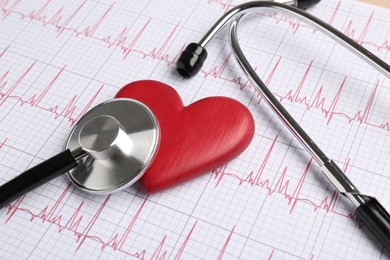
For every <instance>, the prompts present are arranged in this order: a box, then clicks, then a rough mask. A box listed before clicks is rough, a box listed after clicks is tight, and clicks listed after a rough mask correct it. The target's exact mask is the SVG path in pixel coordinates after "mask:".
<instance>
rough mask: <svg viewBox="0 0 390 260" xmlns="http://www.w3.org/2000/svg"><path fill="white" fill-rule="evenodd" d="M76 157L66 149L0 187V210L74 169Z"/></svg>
mask: <svg viewBox="0 0 390 260" xmlns="http://www.w3.org/2000/svg"><path fill="white" fill-rule="evenodd" d="M75 157H76V156H74V155H73V154H72V152H71V151H70V150H69V149H67V150H65V151H63V152H61V153H59V154H57V155H55V156H53V157H51V158H50V159H48V160H46V161H44V162H42V163H40V164H38V165H36V166H35V167H33V168H31V169H29V170H27V171H25V172H24V173H22V174H20V175H18V176H17V177H15V178H14V179H12V180H10V181H9V182H7V183H5V184H4V185H2V186H0V209H1V208H3V207H4V206H6V205H8V204H9V203H10V202H12V201H14V200H15V199H17V198H18V197H20V196H22V195H24V194H26V193H27V192H29V191H31V190H33V189H35V188H37V187H39V186H41V185H42V184H44V183H46V182H48V181H50V180H52V179H54V178H56V177H58V176H60V175H62V174H64V173H65V172H67V171H69V170H71V169H73V168H75V167H76V166H77V165H78V164H77V161H76V159H75Z"/></svg>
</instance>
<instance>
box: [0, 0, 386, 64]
mask: <svg viewBox="0 0 390 260" xmlns="http://www.w3.org/2000/svg"><path fill="white" fill-rule="evenodd" d="M207 1H208V3H209V4H211V3H215V2H217V3H218V4H219V5H220V6H222V7H223V9H224V10H225V11H227V10H228V9H230V8H231V7H232V6H233V5H232V0H227V1H223V0H207ZM19 3H20V1H15V2H13V3H12V4H11V3H9V1H3V2H2V3H1V2H0V10H1V13H2V17H1V19H2V20H4V19H6V18H7V17H9V16H10V15H11V14H14V15H17V16H19V18H20V19H21V20H24V19H28V20H30V21H35V22H38V23H40V24H41V25H42V26H43V27H48V26H51V27H54V28H55V30H56V36H57V37H59V36H60V35H61V34H62V33H64V32H65V31H68V32H71V33H73V35H75V36H76V37H79V36H84V37H86V38H91V39H94V40H97V41H102V42H104V43H106V45H107V47H108V48H111V47H113V46H116V47H119V49H120V50H121V52H122V55H123V59H125V58H126V57H127V56H128V55H129V54H130V53H138V54H141V55H142V57H143V58H144V59H146V58H151V59H152V60H155V59H157V60H161V61H164V62H165V63H166V65H167V66H170V65H171V64H172V63H174V62H175V61H176V59H177V57H178V56H179V55H180V53H181V52H182V50H183V49H184V45H183V46H182V47H181V48H180V50H179V51H178V52H177V53H175V54H173V55H172V54H169V53H168V50H167V46H168V44H169V42H171V41H172V38H173V35H174V34H175V33H176V31H177V29H178V27H179V26H180V24H181V22H180V21H178V22H177V23H176V25H175V26H174V28H173V29H172V30H171V32H170V33H169V34H168V36H167V38H166V39H165V41H162V42H163V43H162V45H161V46H158V47H155V48H153V49H152V50H150V51H145V50H142V49H136V48H135V45H136V43H137V42H138V41H139V40H140V38H141V36H142V35H143V34H144V32H145V31H146V30H147V27H148V26H149V24H150V23H151V21H152V18H149V20H148V21H147V22H146V23H145V24H144V25H143V26H141V28H140V30H139V31H138V32H137V33H132V35H135V37H133V38H132V39H129V37H128V33H129V30H130V29H129V27H127V26H125V27H123V28H122V30H121V31H120V33H119V34H117V35H116V36H113V35H106V36H97V35H96V34H97V33H96V32H97V30H98V29H99V27H101V26H102V24H103V22H104V21H105V20H106V19H107V16H108V15H109V14H110V13H111V12H112V10H113V9H114V3H112V4H111V5H110V6H109V7H107V9H106V10H105V11H104V12H103V13H102V14H101V15H100V17H99V18H98V19H97V20H96V22H95V23H94V24H93V25H90V26H85V27H84V28H82V29H77V28H73V27H71V26H70V24H71V22H72V20H74V18H75V17H76V16H77V15H78V14H79V13H80V11H81V10H82V9H83V8H84V6H85V5H86V3H87V0H85V1H84V2H82V3H81V4H80V5H78V6H77V7H76V8H74V9H73V11H71V12H70V15H67V16H66V15H64V14H63V12H64V7H63V6H60V7H58V8H57V9H56V10H57V11H54V13H53V14H46V13H45V12H46V11H47V10H48V9H49V6H50V4H51V0H48V1H46V2H45V3H43V4H42V5H41V6H40V7H39V8H37V9H33V10H32V11H30V12H22V11H18V10H17V6H18V5H19ZM8 4H9V6H7V5H8ZM340 5H341V1H340V2H339V3H338V5H337V6H336V7H335V10H334V12H333V13H332V15H331V17H330V19H329V21H328V23H329V24H332V23H333V22H334V20H335V17H336V15H337V13H338V11H339V9H340ZM266 16H267V17H269V18H271V19H273V20H274V21H275V22H276V23H285V24H287V25H288V26H289V28H290V29H291V30H292V31H293V32H294V34H295V33H297V31H298V30H299V29H300V28H308V29H310V30H312V31H313V33H315V32H316V30H313V29H312V27H309V26H307V25H305V24H301V22H300V21H299V20H297V19H294V18H292V17H290V16H288V15H285V14H279V13H272V14H267V15H266ZM373 16H374V12H372V14H371V16H370V17H369V19H368V21H367V23H366V25H365V27H364V29H363V31H362V33H361V34H360V35H359V36H357V37H356V38H354V36H355V35H356V29H354V28H353V26H352V25H353V20H350V21H349V23H348V26H347V28H346V29H345V32H344V33H345V34H346V35H348V36H349V37H351V38H352V39H354V40H355V41H356V42H358V43H359V44H361V45H365V44H367V45H370V46H374V47H375V48H376V49H377V51H380V50H382V49H384V50H386V51H390V45H389V40H385V41H384V42H383V43H381V44H377V43H373V42H366V41H364V38H365V35H366V34H367V31H368V29H369V27H370V24H371V22H372V19H373ZM171 57H172V58H171Z"/></svg>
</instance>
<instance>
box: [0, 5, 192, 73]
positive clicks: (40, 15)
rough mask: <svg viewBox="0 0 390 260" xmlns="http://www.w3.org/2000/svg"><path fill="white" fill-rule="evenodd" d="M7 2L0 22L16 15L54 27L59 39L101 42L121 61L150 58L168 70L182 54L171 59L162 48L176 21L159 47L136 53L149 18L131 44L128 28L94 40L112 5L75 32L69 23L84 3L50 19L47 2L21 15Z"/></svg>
mask: <svg viewBox="0 0 390 260" xmlns="http://www.w3.org/2000/svg"><path fill="white" fill-rule="evenodd" d="M7 3H8V1H5V2H3V3H2V4H1V3H0V9H1V12H2V14H3V16H2V19H3V20H4V19H6V18H7V17H8V16H10V15H11V14H14V15H18V16H19V18H20V19H21V20H24V19H28V20H30V21H36V22H38V23H40V24H41V25H42V26H43V27H48V26H51V27H54V28H55V30H56V33H57V35H56V36H57V37H59V36H60V35H61V34H63V33H64V32H65V31H68V32H71V33H73V35H75V36H76V37H79V36H84V37H86V38H91V39H94V40H97V41H102V42H104V43H106V45H107V47H108V48H112V47H119V48H120V50H121V52H122V55H123V59H125V58H126V57H127V56H128V55H129V54H130V53H139V54H141V55H142V56H143V58H144V59H146V58H151V59H153V60H155V59H157V60H161V61H164V62H166V64H167V65H168V66H169V65H171V64H172V63H174V62H175V60H176V59H177V57H178V55H179V54H180V53H181V52H182V50H184V47H185V46H184V44H183V47H182V48H181V49H180V50H179V51H178V52H177V54H176V55H174V57H173V58H172V59H171V58H170V55H169V54H168V52H167V51H166V48H167V46H168V44H169V42H170V41H171V40H172V37H173V35H174V34H175V32H176V30H177V29H178V27H179V26H180V21H178V22H177V24H176V25H175V26H174V28H173V29H172V31H171V32H170V33H169V35H168V36H167V38H166V40H165V41H163V42H162V44H161V46H159V47H155V48H153V49H152V50H150V51H143V50H141V49H136V48H135V45H136V43H137V42H138V41H139V40H140V38H141V36H142V35H143V34H144V33H145V31H146V29H147V27H148V26H149V25H150V23H151V21H152V18H149V20H148V21H147V22H146V23H145V24H144V25H143V26H142V27H141V29H140V30H139V31H138V33H136V34H135V37H134V38H133V39H132V40H129V36H128V33H129V27H124V28H123V29H122V30H121V32H120V33H119V34H118V35H116V36H112V35H106V36H96V31H97V30H98V29H99V27H101V25H102V23H103V22H104V20H105V19H106V18H107V16H108V15H109V14H110V13H111V12H112V9H113V7H114V3H112V4H111V5H110V6H109V7H108V8H107V9H106V10H105V11H104V12H103V14H102V15H101V16H100V17H99V18H98V19H97V20H96V22H95V23H94V24H93V25H92V26H86V27H85V28H83V29H77V28H73V27H70V23H71V21H72V20H73V19H74V18H75V17H76V16H77V15H78V13H79V12H80V11H81V10H82V9H83V7H84V6H85V4H86V3H87V1H84V2H82V3H81V4H80V5H78V6H77V7H76V8H75V9H74V10H73V11H72V12H71V15H69V16H68V17H66V16H64V15H63V12H64V7H59V8H58V9H57V11H56V12H54V14H52V15H48V14H45V11H46V10H47V9H48V8H49V6H50V4H51V0H48V1H46V2H45V3H44V4H43V5H42V6H41V7H39V8H38V9H34V10H32V11H31V12H28V13H24V12H21V11H18V10H16V8H17V6H18V4H19V3H20V1H15V2H14V3H13V4H12V5H10V6H9V7H8V8H7V7H6V6H7ZM129 41H130V42H129Z"/></svg>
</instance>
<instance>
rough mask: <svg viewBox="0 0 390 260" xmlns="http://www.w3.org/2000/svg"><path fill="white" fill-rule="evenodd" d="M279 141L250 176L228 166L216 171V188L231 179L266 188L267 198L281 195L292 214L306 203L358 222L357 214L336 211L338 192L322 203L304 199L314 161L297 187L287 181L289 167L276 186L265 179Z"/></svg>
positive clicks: (214, 172) (345, 168)
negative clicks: (306, 184)
mask: <svg viewBox="0 0 390 260" xmlns="http://www.w3.org/2000/svg"><path fill="white" fill-rule="evenodd" d="M277 139H278V136H276V137H275V138H274V140H273V142H272V144H271V146H270V148H269V149H268V151H267V153H266V155H265V157H264V160H263V161H262V163H261V165H260V167H259V169H258V170H257V171H255V172H254V171H252V172H250V173H249V174H248V175H246V176H244V177H242V176H241V175H240V174H237V173H230V172H227V171H226V169H227V166H228V165H227V164H226V165H224V166H222V167H220V168H218V169H216V170H214V171H213V172H212V174H213V175H214V180H216V183H215V187H216V188H217V187H218V186H219V185H220V183H221V181H222V179H223V178H224V177H230V178H233V179H235V180H237V181H238V185H239V186H242V185H244V184H247V185H249V186H250V187H254V188H255V187H260V188H264V189H265V190H266V191H267V196H273V195H274V194H280V195H282V196H283V197H284V199H286V200H287V205H288V206H290V214H292V213H293V211H294V208H295V207H296V205H297V203H298V202H304V203H307V204H309V205H311V206H312V207H313V210H314V212H316V211H318V210H319V209H323V210H325V212H326V213H329V212H331V213H333V214H336V215H339V216H342V217H346V218H351V219H355V220H356V216H355V214H344V213H341V212H338V211H337V210H336V205H337V203H338V201H339V200H340V198H339V194H338V193H337V191H335V192H333V194H332V196H331V197H329V196H324V198H323V199H322V200H321V201H320V202H315V201H313V200H311V199H309V198H306V197H302V196H301V191H302V187H303V185H304V182H305V179H306V177H307V174H308V172H309V169H310V167H311V164H312V159H310V160H309V162H308V163H307V165H306V167H305V169H304V170H303V173H302V175H301V177H300V178H299V180H298V183H297V184H296V186H295V187H291V186H292V185H291V180H290V179H287V177H286V175H287V172H288V167H287V166H285V167H284V168H283V171H282V173H281V175H280V176H279V177H278V179H277V180H276V181H274V183H275V184H273V185H272V184H271V183H272V180H271V179H269V178H267V179H263V178H262V177H263V174H264V172H265V168H266V166H267V163H268V161H269V158H270V156H271V154H272V151H273V149H274V147H275V144H276V141H277ZM348 166H349V160H348V161H347V163H346V165H345V167H344V169H343V171H344V172H346V171H347V168H348Z"/></svg>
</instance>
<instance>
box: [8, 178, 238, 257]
mask: <svg viewBox="0 0 390 260" xmlns="http://www.w3.org/2000/svg"><path fill="white" fill-rule="evenodd" d="M71 186H72V185H71V184H70V183H69V184H68V186H67V187H66V188H65V189H64V191H63V192H62V193H61V195H60V196H59V197H58V198H57V200H56V201H55V203H54V205H53V206H49V205H47V206H45V207H44V208H43V209H42V210H41V211H39V212H38V213H34V212H32V211H31V210H30V209H27V208H24V207H23V206H22V205H21V204H22V202H23V200H24V199H25V196H26V195H24V196H22V197H20V198H19V199H17V200H16V201H15V202H14V203H13V204H10V205H7V206H6V207H5V210H6V216H7V218H6V220H5V222H4V224H7V223H9V222H10V221H11V220H12V219H13V217H14V216H15V215H16V213H17V212H23V213H25V214H27V215H28V216H29V221H30V222H34V221H40V222H42V223H50V224H51V225H53V226H55V227H56V228H57V232H58V233H62V232H64V231H69V232H72V233H73V234H74V238H75V244H76V246H77V247H76V249H75V251H78V250H79V249H80V248H81V246H82V245H83V244H84V243H85V242H86V240H87V239H91V240H94V241H96V242H99V243H100V245H101V247H100V249H101V250H102V251H103V250H106V248H107V247H109V248H111V249H112V250H113V251H118V252H121V253H123V254H125V255H129V256H133V257H137V258H140V259H146V256H147V255H148V254H149V252H151V253H150V255H151V258H150V259H156V260H157V259H165V258H166V256H167V254H168V250H167V249H165V245H166V243H167V239H168V236H167V235H166V234H165V235H164V236H163V237H162V238H161V240H160V242H159V244H158V245H157V247H156V248H155V249H149V250H148V251H147V249H144V250H141V251H137V252H130V251H129V250H126V249H125V246H126V241H127V239H128V237H129V235H130V233H131V232H132V230H133V228H134V226H135V225H136V223H137V220H138V219H139V217H140V215H141V214H142V210H143V209H144V207H145V204H146V203H147V202H148V199H149V196H146V198H145V199H144V200H143V202H142V203H141V205H140V206H139V208H138V209H137V211H136V212H135V214H134V217H133V218H132V219H131V221H130V222H129V223H128V225H127V227H126V229H125V230H124V231H123V232H117V233H115V234H113V235H112V236H111V237H110V238H102V237H100V236H97V235H94V234H92V230H93V227H94V225H95V223H96V221H97V220H98V218H99V216H100V214H101V213H102V211H103V210H104V208H105V207H106V205H107V203H108V201H109V199H110V195H108V196H107V197H106V198H105V199H104V201H103V202H102V203H101V205H100V207H99V208H98V209H97V210H96V212H95V213H94V214H93V216H92V217H91V218H90V219H89V220H87V219H86V216H85V215H83V214H82V213H81V212H82V208H83V206H84V201H82V202H81V203H80V204H79V205H78V206H76V207H74V208H75V210H74V212H73V213H72V214H70V217H69V218H68V219H65V218H64V216H63V213H62V212H61V209H62V204H63V203H64V198H65V197H66V195H67V194H68V193H69V190H70V187H71ZM197 223H198V221H195V222H194V224H193V225H192V227H191V229H190V230H189V232H188V233H187V235H186V236H185V238H184V241H183V242H182V244H181V246H180V248H179V250H178V252H177V253H176V256H175V257H174V259H180V257H181V256H182V254H183V253H184V252H185V249H186V246H187V244H188V242H189V241H190V239H191V236H192V234H193V232H194V230H195V228H196V226H197ZM118 225H119V223H118ZM82 226H84V228H83V227H82ZM234 228H235V226H233V228H232V229H231V230H230V232H229V234H228V236H227V238H226V241H225V242H224V244H223V246H222V247H221V251H220V254H219V257H218V259H222V257H223V255H224V253H225V251H226V248H227V246H228V244H229V241H230V239H231V237H232V235H233V233H234Z"/></svg>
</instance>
